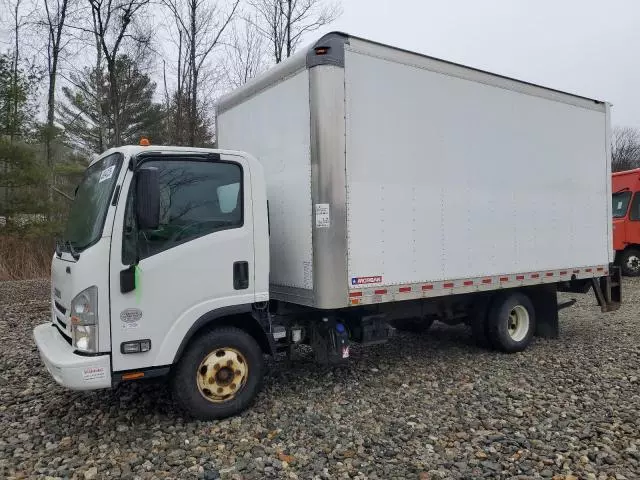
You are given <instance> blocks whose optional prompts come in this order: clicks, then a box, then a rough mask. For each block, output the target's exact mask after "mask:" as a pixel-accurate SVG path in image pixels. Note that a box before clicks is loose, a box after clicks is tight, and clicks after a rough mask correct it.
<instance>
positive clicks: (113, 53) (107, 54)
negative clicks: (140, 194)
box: [89, 0, 150, 146]
mask: <svg viewBox="0 0 640 480" xmlns="http://www.w3.org/2000/svg"><path fill="white" fill-rule="evenodd" d="M149 2H150V0H89V4H90V5H91V13H92V18H93V23H94V27H95V36H96V41H97V42H98V43H99V45H100V48H101V49H102V54H103V55H104V58H105V60H106V62H107V72H108V74H109V84H110V92H109V96H110V99H109V101H110V103H111V112H112V115H113V135H114V143H115V145H116V146H119V145H121V144H122V125H120V113H119V112H120V92H119V89H118V78H117V75H116V59H117V58H118V53H119V51H120V48H121V46H122V42H123V40H124V39H125V38H132V37H131V36H130V35H129V34H128V33H127V32H128V30H129V27H130V26H131V24H132V21H133V20H134V18H135V16H136V14H138V13H139V12H140V10H141V9H143V8H144V7H145V6H146V5H147V4H148V3H149ZM133 40H135V41H144V39H140V38H133Z"/></svg>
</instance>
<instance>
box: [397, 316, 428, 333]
mask: <svg viewBox="0 0 640 480" xmlns="http://www.w3.org/2000/svg"><path fill="white" fill-rule="evenodd" d="M434 321H435V317H433V316H427V317H422V318H419V317H413V318H399V319H397V320H394V321H393V322H392V325H393V327H394V328H396V329H398V330H400V331H401V332H411V333H424V332H426V331H428V330H429V329H430V328H431V325H433V322H434Z"/></svg>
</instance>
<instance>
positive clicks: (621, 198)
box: [613, 191, 631, 218]
mask: <svg viewBox="0 0 640 480" xmlns="http://www.w3.org/2000/svg"><path fill="white" fill-rule="evenodd" d="M630 199H631V192H628V191H627V192H618V193H614V194H613V218H622V217H624V216H625V215H626V214H627V208H628V207H629V200H630Z"/></svg>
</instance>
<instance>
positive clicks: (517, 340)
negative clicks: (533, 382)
mask: <svg viewBox="0 0 640 480" xmlns="http://www.w3.org/2000/svg"><path fill="white" fill-rule="evenodd" d="M535 328H536V316H535V310H534V308H533V304H532V303H531V300H529V297H527V296H526V295H525V294H523V293H521V292H511V293H505V294H501V295H498V296H497V297H496V298H495V299H494V301H493V304H492V306H491V309H490V310H489V316H488V317H487V333H488V337H489V341H490V342H491V344H492V345H493V346H494V347H495V348H496V349H498V350H502V351H504V352H520V351H522V350H524V349H525V348H527V346H528V345H529V344H530V343H531V339H532V338H533V333H534V332H535Z"/></svg>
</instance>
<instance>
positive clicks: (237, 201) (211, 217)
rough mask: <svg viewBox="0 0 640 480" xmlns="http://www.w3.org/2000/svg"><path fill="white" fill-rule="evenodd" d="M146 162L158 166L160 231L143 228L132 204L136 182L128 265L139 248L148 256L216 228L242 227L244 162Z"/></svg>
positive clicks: (127, 230)
mask: <svg viewBox="0 0 640 480" xmlns="http://www.w3.org/2000/svg"><path fill="white" fill-rule="evenodd" d="M144 165H145V166H148V167H153V168H157V169H158V173H159V180H160V225H159V226H158V228H157V229H156V230H138V229H137V226H136V225H135V215H134V213H133V207H132V206H133V199H132V196H133V195H134V192H135V188H134V186H131V188H130V189H129V198H128V199H127V211H126V214H125V225H124V242H123V248H122V261H123V263H124V264H131V263H133V262H134V261H135V256H136V251H137V255H138V256H139V258H140V259H143V258H146V257H150V256H152V255H155V254H157V253H160V252H163V251H165V250H168V249H170V248H173V247H175V246H177V245H180V244H182V243H185V242H188V241H190V240H194V239H196V238H199V237H202V236H204V235H208V234H210V233H213V232H217V231H220V230H228V229H230V228H239V227H242V225H243V223H244V215H243V201H242V195H243V184H242V168H241V167H240V165H238V164H236V163H231V162H220V161H218V162H212V161H200V160H187V159H185V160H173V159H171V160H151V161H147V162H145V163H144ZM136 240H137V241H136ZM135 244H137V249H136V246H135Z"/></svg>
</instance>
